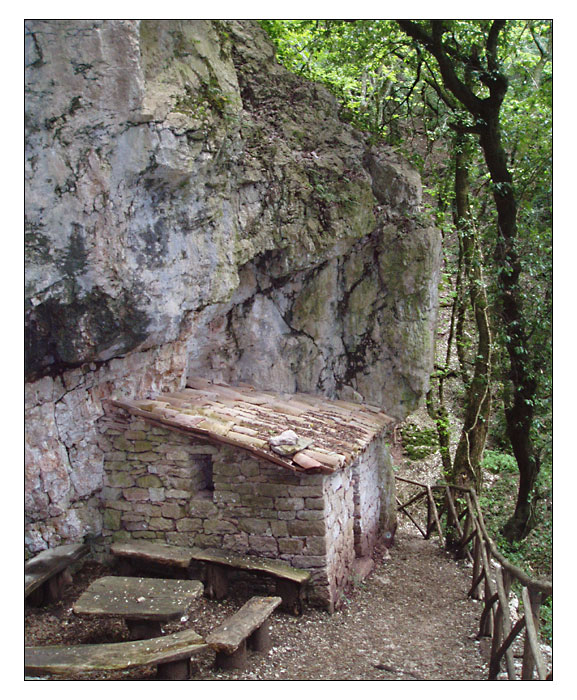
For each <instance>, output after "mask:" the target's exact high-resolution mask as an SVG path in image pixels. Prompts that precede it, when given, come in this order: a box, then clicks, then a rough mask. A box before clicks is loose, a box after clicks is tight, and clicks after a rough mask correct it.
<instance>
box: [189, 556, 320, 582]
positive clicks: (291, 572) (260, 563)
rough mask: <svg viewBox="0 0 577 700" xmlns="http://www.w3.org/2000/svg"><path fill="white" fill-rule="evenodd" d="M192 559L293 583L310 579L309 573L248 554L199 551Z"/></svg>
mask: <svg viewBox="0 0 577 700" xmlns="http://www.w3.org/2000/svg"><path fill="white" fill-rule="evenodd" d="M192 558H193V559H195V560H196V561H204V562H208V563H210V564H220V565H221V566H228V567H231V568H233V569H242V570H244V571H257V572H260V573H264V574H270V575H271V576H275V577H276V578H282V579H285V580H287V581H293V582H294V583H305V582H306V581H308V580H309V579H310V577H311V572H310V571H306V570H305V569H296V568H295V567H293V566H289V565H288V564H281V563H279V562H277V561H275V560H274V559H266V558H264V557H255V556H252V555H248V554H237V553H236V552H231V551H229V550H224V549H216V548H209V549H199V550H196V551H195V552H194V553H193V556H192Z"/></svg>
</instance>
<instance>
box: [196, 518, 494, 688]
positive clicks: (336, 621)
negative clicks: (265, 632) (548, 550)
mask: <svg viewBox="0 0 577 700" xmlns="http://www.w3.org/2000/svg"><path fill="white" fill-rule="evenodd" d="M468 585H470V584H469V573H468V571H467V570H466V569H464V567H463V566H462V565H460V564H459V565H457V564H455V562H454V561H453V560H452V559H451V558H450V557H449V556H448V555H447V554H445V553H444V552H442V551H441V550H440V549H439V548H438V547H437V546H436V545H435V544H434V543H433V542H430V541H429V542H427V541H424V540H423V539H422V538H421V537H420V536H416V535H413V534H411V533H409V532H407V531H405V530H401V532H400V533H399V534H398V536H397V542H396V546H395V548H394V549H393V550H392V555H391V558H390V559H385V560H382V559H381V560H380V561H379V562H378V563H377V565H376V567H375V570H374V571H373V573H372V574H371V575H370V577H369V578H368V579H366V580H365V582H363V583H361V584H360V585H358V586H357V588H356V589H355V590H354V591H353V592H352V594H351V597H350V599H349V600H348V602H347V604H346V606H345V607H344V608H343V609H342V610H340V611H339V612H337V613H335V614H334V615H332V616H328V615H326V614H323V613H320V612H318V611H308V612H307V613H306V614H305V615H304V616H303V617H301V618H300V619H295V618H290V617H287V616H282V617H280V616H279V617H278V618H276V619H275V621H274V625H273V632H272V636H273V640H274V642H275V646H274V647H273V649H272V651H271V652H269V653H268V654H267V655H260V656H259V655H254V656H252V658H251V663H250V667H249V670H248V671H246V672H242V673H231V672H227V673H226V674H225V673H218V672H215V671H212V670H207V671H204V672H203V673H202V674H201V676H200V677H203V678H206V679H209V678H214V679H218V678H222V679H224V678H230V679H232V678H238V679H262V680H265V679H267V680H272V679H278V680H281V679H287V680H288V679H293V680H297V679H298V680H309V679H310V680H312V679H315V680H417V679H419V680H485V679H486V677H487V668H486V665H485V663H484V661H483V659H482V658H481V654H480V648H479V642H477V641H476V640H475V634H476V630H477V628H478V619H479V614H480V604H479V603H474V602H472V601H470V600H467V598H466V594H467V590H468Z"/></svg>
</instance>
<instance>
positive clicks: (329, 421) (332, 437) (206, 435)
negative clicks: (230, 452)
mask: <svg viewBox="0 0 577 700" xmlns="http://www.w3.org/2000/svg"><path fill="white" fill-rule="evenodd" d="M113 404H114V405H115V406H118V407H120V408H123V409H125V410H127V411H128V412H129V413H131V414H133V415H137V416H141V417H142V418H144V419H146V420H147V421H149V422H152V423H155V424H157V425H160V426H163V427H165V428H168V429H171V430H177V431H179V432H184V433H187V434H190V435H192V436H196V437H199V438H202V439H205V440H208V441H210V442H216V443H222V444H228V445H233V446H235V447H239V448H241V449H243V450H247V451H249V452H252V453H253V454H255V455H256V456H257V457H260V458H262V459H265V460H268V461H269V462H272V463H274V464H278V465H280V466H283V467H286V468H288V469H291V470H293V471H298V472H334V471H337V470H339V469H343V468H345V467H348V466H349V465H350V464H352V463H353V462H354V461H355V459H356V458H357V457H358V455H359V454H360V453H361V452H363V451H364V450H365V449H366V447H367V446H368V445H369V443H370V442H371V441H372V440H373V439H374V438H375V436H377V435H379V434H381V433H382V432H383V430H384V429H385V427H386V426H387V425H388V424H390V423H392V422H393V419H392V418H390V417H389V416H387V415H386V414H385V413H383V411H381V409H380V408H378V407H376V406H371V405H368V404H356V403H352V402H348V401H340V400H329V399H326V398H324V397H323V396H317V395H313V394H290V395H287V394H274V393H267V392H262V391H259V390H257V389H255V388H254V387H252V386H249V385H247V384H239V385H238V386H231V385H228V384H224V383H213V382H210V381H208V380H206V379H202V378H194V379H191V380H189V384H188V386H187V387H186V389H183V390H182V391H178V392H172V393H163V394H159V395H155V396H153V397H151V398H149V399H134V400H128V399H126V400H116V401H113ZM286 431H292V432H293V433H296V436H297V438H298V440H297V442H296V444H295V450H296V451H295V452H294V453H293V454H277V452H275V451H274V450H273V449H272V445H271V442H270V441H271V439H273V438H275V437H277V438H278V437H279V436H280V435H282V434H283V433H286ZM289 438H290V434H289ZM274 442H275V441H274V440H273V444H274ZM281 442H282V440H281ZM288 442H290V439H288ZM286 450H287V451H288V452H290V450H291V447H290V446H288V447H287V448H286Z"/></svg>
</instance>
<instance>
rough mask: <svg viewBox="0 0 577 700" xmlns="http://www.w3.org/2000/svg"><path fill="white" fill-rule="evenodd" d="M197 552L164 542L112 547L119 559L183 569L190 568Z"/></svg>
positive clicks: (135, 543) (111, 550) (122, 544)
mask: <svg viewBox="0 0 577 700" xmlns="http://www.w3.org/2000/svg"><path fill="white" fill-rule="evenodd" d="M196 551H197V550H196V549H195V548H191V547H177V546H174V545H170V544H164V543H163V542H142V543H139V542H122V543H120V542H117V543H115V544H113V545H111V547H110V552H111V553H112V554H114V555H115V556H117V557H122V558H133V559H140V560H142V561H145V562H146V561H148V562H153V563H155V564H165V565H166V566H178V567H181V568H183V569H187V568H188V566H189V565H190V562H191V559H192V555H193V554H194V553H195V552H196Z"/></svg>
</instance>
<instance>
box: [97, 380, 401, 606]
mask: <svg viewBox="0 0 577 700" xmlns="http://www.w3.org/2000/svg"><path fill="white" fill-rule="evenodd" d="M391 422H392V419H390V418H389V417H388V416H386V415H385V414H384V413H383V412H382V411H381V410H380V409H379V408H376V407H374V406H369V405H364V404H363V405H361V404H354V403H350V402H346V401H330V400H327V399H326V398H324V397H320V396H313V395H309V394H295V395H290V396H286V395H276V394H270V393H263V392H261V391H258V390H256V389H254V388H253V387H250V386H247V385H240V386H234V387H233V386H229V385H226V384H218V383H211V382H208V381H206V380H203V379H195V380H192V381H190V382H189V386H188V387H187V388H186V389H184V390H183V391H179V392H175V393H165V394H161V395H159V396H155V397H154V398H151V399H143V400H116V401H113V402H112V405H111V407H110V410H109V411H108V412H107V415H106V417H105V418H104V419H102V423H101V431H102V445H103V448H104V450H105V480H106V481H105V487H104V490H103V499H104V516H103V521H104V531H103V534H104V536H105V540H107V541H110V540H112V541H121V540H130V539H139V538H148V539H158V540H161V541H164V542H167V543H173V544H178V545H195V546H200V547H202V546H206V547H222V548H225V549H231V550H234V551H236V552H239V553H244V554H256V555H259V556H264V557H270V558H273V559H280V560H284V561H286V562H287V563H289V564H291V565H293V566H295V567H299V568H303V569H308V570H310V571H311V574H312V576H311V583H310V585H309V589H308V600H309V603H310V604H312V605H318V606H322V607H326V608H328V609H329V610H333V609H334V608H335V606H338V604H339V600H340V598H341V596H342V593H343V591H344V590H345V587H346V586H347V584H348V583H349V581H350V580H351V579H352V577H353V575H355V574H356V573H359V572H360V571H363V570H365V571H366V570H367V567H370V564H371V560H370V557H371V555H372V552H373V549H374V546H375V544H376V542H377V539H378V537H379V536H380V533H381V532H382V531H383V530H387V529H389V530H391V529H393V527H394V520H395V507H394V478H393V474H392V469H391V466H390V462H389V459H388V452H387V450H386V446H385V442H384V433H385V431H386V427H387V425H388V424H389V423H391Z"/></svg>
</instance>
